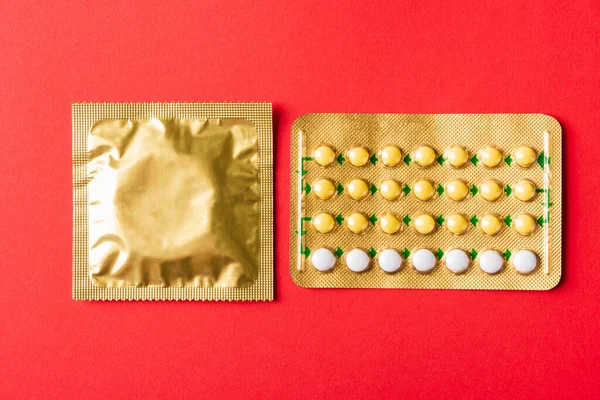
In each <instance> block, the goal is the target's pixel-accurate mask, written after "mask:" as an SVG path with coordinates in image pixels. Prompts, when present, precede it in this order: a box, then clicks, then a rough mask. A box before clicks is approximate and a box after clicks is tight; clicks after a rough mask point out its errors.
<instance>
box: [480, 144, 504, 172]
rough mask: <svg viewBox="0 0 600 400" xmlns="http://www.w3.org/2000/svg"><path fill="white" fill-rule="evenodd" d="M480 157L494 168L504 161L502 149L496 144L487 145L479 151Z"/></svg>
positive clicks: (482, 161)
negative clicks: (495, 145)
mask: <svg viewBox="0 0 600 400" xmlns="http://www.w3.org/2000/svg"><path fill="white" fill-rule="evenodd" d="M479 158H480V159H481V163H482V164H483V165H485V166H486V167H488V168H494V167H497V166H498V165H499V164H500V163H501V162H502V151H500V149H498V148H497V147H494V146H486V147H484V148H483V149H481V151H480V152H479Z"/></svg>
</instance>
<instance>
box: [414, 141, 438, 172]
mask: <svg viewBox="0 0 600 400" xmlns="http://www.w3.org/2000/svg"><path fill="white" fill-rule="evenodd" d="M413 159H414V160H415V163H416V164H417V165H418V166H419V167H422V168H427V167H431V166H432V165H433V163H434V162H435V150H433V149H432V148H431V147H429V146H420V147H418V148H417V149H416V150H415V152H414V154H413Z"/></svg>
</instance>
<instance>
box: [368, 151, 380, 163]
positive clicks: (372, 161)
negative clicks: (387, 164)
mask: <svg viewBox="0 0 600 400" xmlns="http://www.w3.org/2000/svg"><path fill="white" fill-rule="evenodd" d="M369 161H371V164H373V165H377V161H379V158H377V155H376V154H373V155H372V156H371V157H369Z"/></svg>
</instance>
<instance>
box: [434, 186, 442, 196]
mask: <svg viewBox="0 0 600 400" xmlns="http://www.w3.org/2000/svg"><path fill="white" fill-rule="evenodd" d="M435 191H436V192H437V194H438V196H441V195H442V194H444V187H443V186H442V185H438V187H437V189H435Z"/></svg>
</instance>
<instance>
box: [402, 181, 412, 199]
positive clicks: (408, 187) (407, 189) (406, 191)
mask: <svg viewBox="0 0 600 400" xmlns="http://www.w3.org/2000/svg"><path fill="white" fill-rule="evenodd" d="M402 192H404V195H405V196H408V194H409V193H410V186H408V185H407V184H406V183H405V184H404V187H403V188H402Z"/></svg>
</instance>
